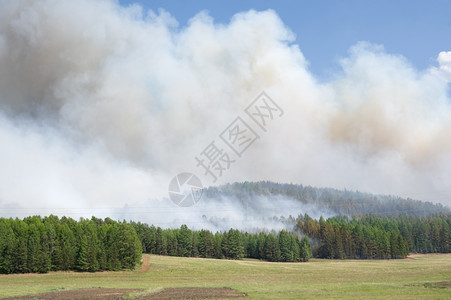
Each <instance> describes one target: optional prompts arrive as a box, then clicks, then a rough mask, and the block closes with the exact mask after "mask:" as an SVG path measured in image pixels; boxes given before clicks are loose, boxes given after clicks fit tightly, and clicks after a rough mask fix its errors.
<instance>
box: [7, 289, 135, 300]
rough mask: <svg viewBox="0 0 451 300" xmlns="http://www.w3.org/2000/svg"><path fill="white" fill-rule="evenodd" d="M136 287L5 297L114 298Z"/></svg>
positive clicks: (52, 298)
mask: <svg viewBox="0 0 451 300" xmlns="http://www.w3.org/2000/svg"><path fill="white" fill-rule="evenodd" d="M140 291H141V290H138V289H106V288H92V289H79V290H70V291H60V292H52V293H45V294H36V295H28V296H20V297H13V298H6V299H43V300H83V299H95V300H100V299H102V300H116V299H122V296H124V295H125V294H127V293H136V292H140Z"/></svg>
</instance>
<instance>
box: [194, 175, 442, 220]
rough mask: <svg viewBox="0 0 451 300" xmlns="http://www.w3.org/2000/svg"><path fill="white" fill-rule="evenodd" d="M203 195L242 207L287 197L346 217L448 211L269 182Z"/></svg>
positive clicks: (396, 199) (399, 200)
mask: <svg viewBox="0 0 451 300" xmlns="http://www.w3.org/2000/svg"><path fill="white" fill-rule="evenodd" d="M202 195H203V197H205V198H221V197H228V199H232V200H233V199H234V200H236V201H238V202H240V203H244V204H246V203H252V201H253V199H255V196H265V197H270V196H286V197H289V198H292V199H296V200H297V201H299V202H300V203H303V204H310V205H314V206H315V207H317V208H318V209H320V210H324V211H330V212H332V213H334V214H336V215H348V216H354V215H366V214H377V215H380V216H394V217H396V216H398V215H402V214H406V213H407V214H409V215H413V216H430V215H432V214H439V213H449V212H450V210H449V208H447V207H445V206H443V205H441V204H439V203H435V204H434V203H432V202H424V201H419V200H413V199H409V198H407V199H406V198H401V197H396V196H390V195H374V194H370V193H363V192H359V191H350V190H337V189H333V188H317V187H311V186H303V185H302V184H288V183H275V182H271V181H259V182H247V181H246V182H235V183H228V184H224V185H222V186H218V187H209V188H206V189H204V191H203V194H202Z"/></svg>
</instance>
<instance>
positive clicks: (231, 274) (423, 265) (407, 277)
mask: <svg viewBox="0 0 451 300" xmlns="http://www.w3.org/2000/svg"><path fill="white" fill-rule="evenodd" d="M144 260H145V261H150V264H148V265H147V264H144V268H142V269H140V268H138V269H137V270H134V271H118V272H98V273H87V272H83V273H81V272H50V273H47V274H12V275H0V298H5V297H13V296H24V295H27V294H28V295H30V294H40V293H48V292H58V291H65V290H73V289H80V288H122V289H140V290H143V292H132V293H128V294H127V295H126V297H127V298H133V297H134V296H139V295H142V294H144V293H148V294H150V293H158V292H159V291H161V290H163V289H164V288H169V287H230V288H232V289H234V290H237V291H239V292H241V293H246V294H247V295H248V298H254V299H313V298H314V299H318V298H335V299H337V298H348V299H349V298H360V299H362V298H365V299H371V298H379V297H383V298H384V299H449V298H451V254H425V255H411V256H409V257H408V258H407V259H399V260H396V259H395V260H326V259H324V260H322V259H312V260H311V261H310V262H307V263H273V262H265V261H259V260H249V259H246V260H216V259H202V258H181V257H169V256H158V255H150V256H149V255H144Z"/></svg>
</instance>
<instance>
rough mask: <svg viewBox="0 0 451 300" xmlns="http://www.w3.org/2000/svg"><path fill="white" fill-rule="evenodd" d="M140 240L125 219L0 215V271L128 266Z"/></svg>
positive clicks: (138, 255) (138, 257) (139, 250)
mask: <svg viewBox="0 0 451 300" xmlns="http://www.w3.org/2000/svg"><path fill="white" fill-rule="evenodd" d="M141 256H142V248H141V241H140V240H139V238H138V236H137V234H136V231H135V230H134V228H133V227H132V226H131V225H130V224H127V223H126V222H116V221H113V220H111V219H109V218H106V219H105V220H102V219H97V218H94V217H92V218H91V219H90V220H87V219H80V221H74V220H73V219H70V218H66V217H62V218H61V219H59V218H58V217H56V216H49V217H45V218H41V217H39V216H34V217H27V218H25V219H23V220H19V219H11V218H10V219H5V218H0V273H3V274H9V273H30V272H33V273H46V272H48V271H58V270H77V271H90V272H94V271H103V270H121V269H133V268H134V267H135V266H136V264H138V263H140V261H141Z"/></svg>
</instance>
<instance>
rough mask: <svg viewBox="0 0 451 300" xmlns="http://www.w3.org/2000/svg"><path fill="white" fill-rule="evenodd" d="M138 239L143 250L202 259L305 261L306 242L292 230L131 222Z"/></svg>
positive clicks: (309, 249) (310, 253) (308, 255)
mask: <svg viewBox="0 0 451 300" xmlns="http://www.w3.org/2000/svg"><path fill="white" fill-rule="evenodd" d="M131 224H132V225H133V226H134V227H135V229H136V232H137V233H138V236H139V237H140V239H141V241H142V246H143V251H144V252H145V253H151V254H159V255H170V256H188V257H205V258H219V259H221V258H227V259H242V258H257V259H263V260H268V261H282V262H295V261H308V260H309V259H310V258H311V256H312V250H311V246H310V242H309V240H308V238H307V237H306V236H304V237H303V238H302V239H300V238H299V236H300V235H299V234H297V233H296V232H288V231H285V230H282V231H280V232H278V233H275V232H271V233H265V232H260V233H247V232H240V231H239V230H237V229H230V230H229V231H227V232H216V233H214V234H213V233H212V232H210V231H209V230H204V229H203V230H200V231H193V230H191V229H189V228H188V227H187V226H186V225H182V226H181V227H180V229H161V228H160V227H155V226H149V225H147V224H143V223H135V222H132V223H131Z"/></svg>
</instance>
